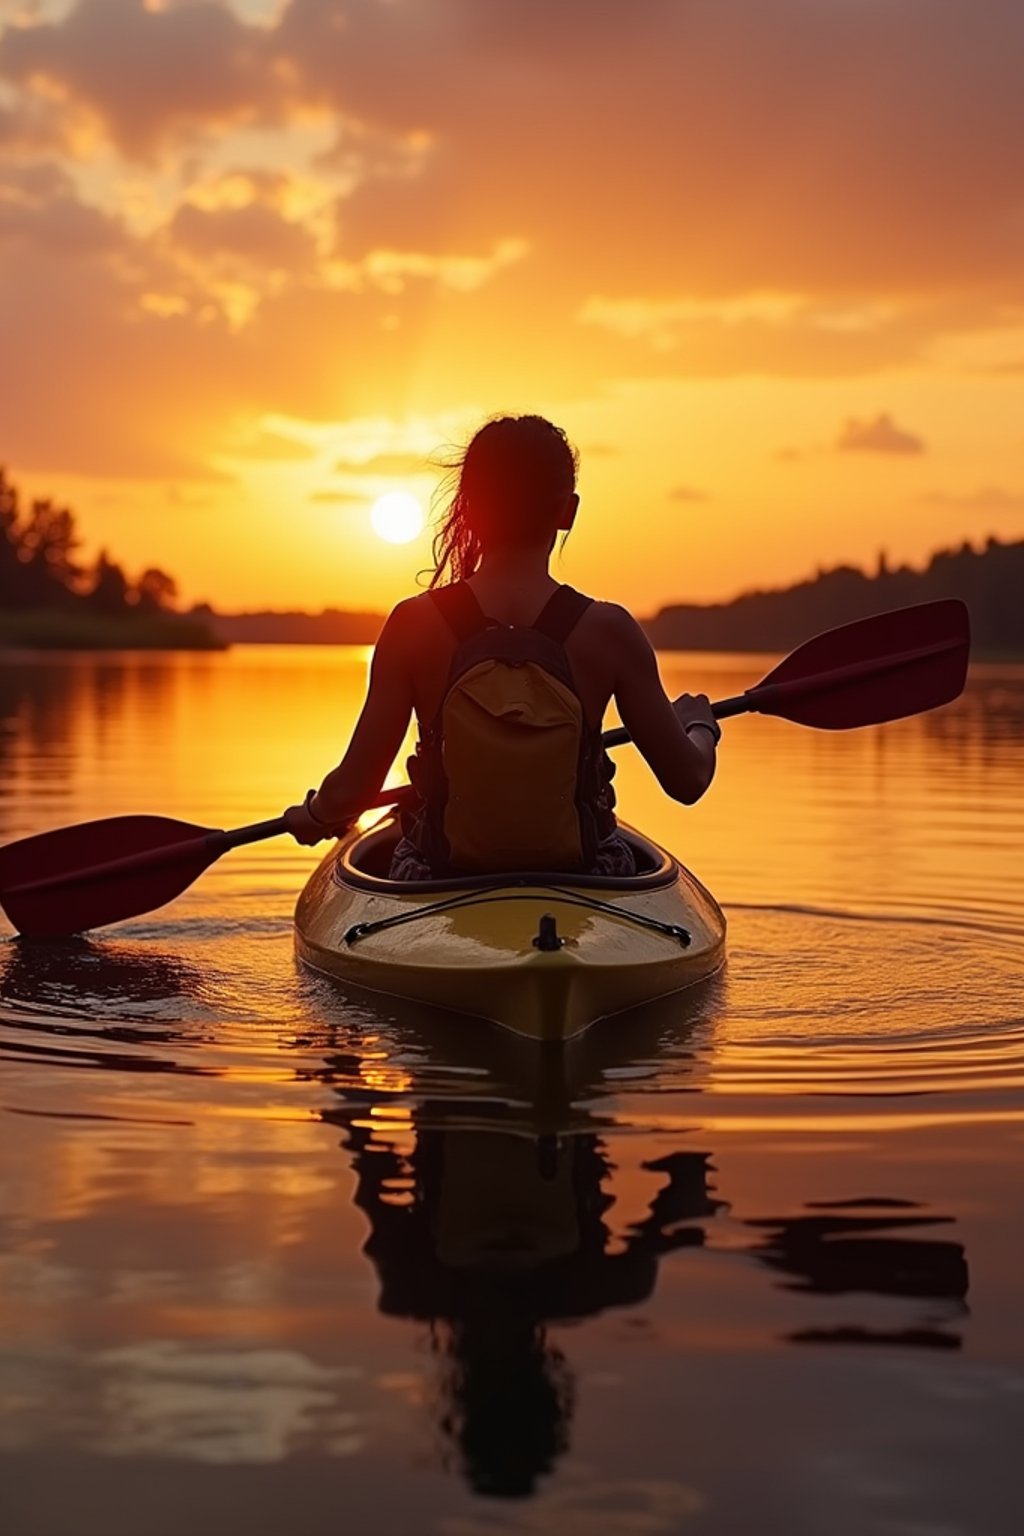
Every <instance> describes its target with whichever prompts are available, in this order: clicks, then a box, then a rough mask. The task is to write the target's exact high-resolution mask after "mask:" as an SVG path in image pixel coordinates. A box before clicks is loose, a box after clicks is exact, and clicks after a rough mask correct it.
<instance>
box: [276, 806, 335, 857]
mask: <svg viewBox="0 0 1024 1536" xmlns="http://www.w3.org/2000/svg"><path fill="white" fill-rule="evenodd" d="M284 824H285V826H286V827H287V829H288V831H289V832H290V833H291V835H292V837H294V839H295V841H296V842H297V843H302V845H303V847H306V848H312V846H313V845H314V843H320V842H322V841H323V840H324V838H325V837H334V836H335V835H336V834H335V833H334V832H333V831H332V830H331V828H329V827H325V826H324V824H323V822H322V821H316V820H314V818H313V817H312V816H311V815H310V814H309V811H308V809H307V808H306V806H305V805H304V804H303V805H290V806H289V807H288V809H287V810H286V811H285V813H284Z"/></svg>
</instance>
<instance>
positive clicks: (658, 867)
mask: <svg viewBox="0 0 1024 1536" xmlns="http://www.w3.org/2000/svg"><path fill="white" fill-rule="evenodd" d="M619 832H620V834H621V835H622V837H624V838H625V840H626V841H627V842H628V844H629V846H630V848H631V849H632V851H633V857H634V859H635V861H636V869H637V873H636V874H635V875H628V876H622V875H581V874H579V873H576V872H569V871H565V872H563V871H560V870H553V869H545V870H515V871H514V872H513V873H505V874H501V873H497V874H485V875H449V876H445V877H444V878H442V879H437V880H391V879H389V878H388V871H389V870H390V868H391V856H392V854H393V853H394V851H395V845H396V843H397V842H398V839H399V837H400V836H401V826H400V823H399V821H398V820H397V818H395V817H388V818H387V819H386V820H385V821H382V822H379V823H378V824H377V825H376V826H374V827H371V828H370V830H369V831H368V832H364V833H363V834H362V835H361V836H359V837H356V838H354V839H346V840H344V841H343V842H342V843H341V845H340V846H339V849H338V857H337V860H336V862H335V866H334V878H335V880H336V881H338V883H339V884H342V885H346V886H349V887H352V888H353V889H355V890H360V891H372V892H375V893H376V894H378V895H381V896H385V895H392V896H413V895H419V894H420V893H423V894H427V893H429V892H431V891H472V890H481V891H485V890H493V889H495V888H498V887H501V888H504V887H508V886H544V885H566V884H567V885H572V886H574V887H576V888H578V889H582V890H592V891H602V890H603V891H617V892H625V891H656V890H661V889H662V888H663V887H665V886H669V885H673V884H674V883H675V881H676V880H677V879H678V878H679V864H678V862H677V860H676V859H674V858H673V857H672V855H671V854H670V853H667V852H666V851H665V849H664V848H659V847H658V845H657V843H653V842H651V840H650V839H649V838H646V837H644V836H643V835H642V834H641V833H639V832H636V831H634V829H633V828H632V827H626V826H623V825H622V824H621V823H620V824H619Z"/></svg>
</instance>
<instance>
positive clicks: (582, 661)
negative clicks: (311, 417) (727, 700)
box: [286, 416, 721, 879]
mask: <svg viewBox="0 0 1024 1536" xmlns="http://www.w3.org/2000/svg"><path fill="white" fill-rule="evenodd" d="M577 463H578V461H577V455H576V452H575V450H574V449H573V448H572V446H571V444H570V443H569V441H568V439H567V438H566V436H565V434H564V433H563V432H562V431H561V430H560V429H559V428H558V427H555V426H553V425H552V424H551V422H549V421H546V420H544V419H543V418H542V417H539V416H518V417H516V416H503V417H497V418H495V419H494V420H492V421H489V422H488V423H487V424H486V425H485V426H483V427H482V428H481V429H480V430H479V431H478V432H477V433H476V435H475V437H474V438H473V440H472V441H471V443H470V444H469V447H468V448H467V449H466V452H465V454H464V455H463V457H462V459H461V461H460V462H459V463H458V465H457V466H456V468H457V471H458V480H457V488H456V490H455V494H454V496H453V497H452V500H451V503H450V505H449V507H448V510H447V513H446V515H445V516H444V518H443V520H442V523H441V526H440V528H439V531H438V534H437V537H436V539H435V541H434V558H435V565H436V569H435V571H434V575H433V578H432V580H431V583H430V589H429V590H428V591H427V592H425V593H422V594H421V595H419V596H417V597H413V598H408V599H407V600H406V601H404V602H402V603H399V604H398V606H397V608H395V609H394V611H393V612H392V613H391V615H390V616H389V618H388V620H387V622H386V624H385V626H384V629H383V631H382V633H381V636H380V639H379V640H378V642H377V646H376V649H375V651H374V656H373V663H372V666H371V669H370V684H369V690H368V693H367V697H366V701H365V703H364V705H363V709H362V713H361V714H360V717H359V720H358V723H357V725H356V728H355V731H354V733H353V736H352V740H351V742H350V744H349V747H348V751H347V752H346V753H345V756H344V758H343V759H342V761H341V762H340V763H339V765H338V766H337V767H336V768H334V769H332V770H331V772H330V773H329V774H328V775H327V777H326V778H325V779H324V781H323V783H322V784H321V785H320V788H319V789H318V790H316V791H315V792H313V791H311V792H310V793H309V794H308V795H307V797H306V800H305V802H304V803H303V804H301V805H294V806H292V807H291V808H290V809H289V810H288V811H287V812H286V818H287V823H288V828H289V831H290V832H291V833H292V835H293V836H294V837H295V838H296V840H297V841H298V842H300V843H310V844H311V843H316V842H319V841H320V840H321V839H322V838H324V837H328V836H331V835H336V834H337V833H338V832H339V831H340V830H341V829H343V828H344V827H345V826H346V825H347V824H348V823H349V822H350V821H351V820H352V819H353V818H354V817H355V816H357V815H358V814H359V811H360V810H361V808H362V807H363V806H364V805H365V804H366V803H367V802H368V801H369V800H371V799H372V798H373V797H374V796H375V795H376V794H377V792H378V791H379V790H380V788H381V785H382V784H383V782H384V778H385V775H386V774H387V772H388V769H389V768H390V767H391V764H392V762H393V761H394V758H395V755H396V753H397V752H398V749H399V747H400V746H401V743H402V739H403V737H404V735H405V732H406V729H407V727H408V724H409V718H410V715H411V713H412V712H414V711H415V714H416V718H417V721H418V724H419V730H420V742H419V746H418V748H417V755H416V758H414V759H413V760H411V762H410V776H411V778H412V780H413V783H414V785H415V786H416V788H417V790H418V801H417V804H416V806H415V807H414V809H413V810H412V811H410V812H408V813H406V814H405V815H404V817H403V832H404V836H403V837H402V839H401V840H400V841H399V843H398V845H397V848H396V851H395V856H394V860H393V863H392V870H391V873H392V876H393V878H397V879H424V878H430V877H434V876H438V875H443V874H449V873H460V872H469V871H479V870H487V869H491V870H505V869H508V870H509V871H512V870H516V869H519V870H522V869H538V868H548V869H550V868H556V869H563V870H569V869H575V870H586V871H588V872H591V873H598V874H609V875H628V874H631V873H632V872H633V868H634V866H633V855H632V850H631V849H630V847H629V844H628V843H627V842H626V840H625V839H624V838H623V837H622V836H621V835H620V834H619V833H618V832H617V830H616V825H615V817H614V814H613V810H612V807H613V805H614V796H613V794H612V791H611V784H610V780H611V775H612V772H613V769H612V766H611V764H610V762H609V761H608V758H607V755H606V754H605V753H604V752H603V750H602V749H601V745H600V733H601V723H602V721H603V719H604V715H605V711H606V709H607V707H608V704H609V702H610V701H611V700H612V699H614V700H615V703H616V705H617V707H618V710H619V714H620V716H621V718H622V722H623V724H624V725H625V727H626V729H627V730H628V731H629V733H630V735H631V736H632V738H633V741H634V742H635V744H636V746H637V747H638V749H639V750H640V752H641V753H642V754H643V756H644V757H645V758H646V760H647V762H648V763H649V765H650V767H651V768H652V770H653V771H654V773H655V775H656V777H657V779H658V782H659V784H660V785H661V787H662V789H663V790H664V791H665V793H666V794H668V795H670V796H671V797H672V798H673V799H674V800H678V801H681V802H682V803H683V804H686V805H690V804H692V803H693V802H694V801H696V800H699V799H700V797H701V795H703V793H704V791H705V790H706V789H707V787H708V785H709V784H710V783H711V780H712V778H713V776H714V772H715V754H716V747H717V743H718V740H719V737H720V735H721V731H720V729H719V726H718V724H717V723H716V721H715V718H714V716H713V714H712V712H711V707H710V705H709V703H708V700H707V698H706V697H705V696H704V695H703V694H699V695H696V696H692V695H689V694H684V695H683V697H682V698H680V699H677V700H676V701H675V703H674V704H673V703H672V702H671V701H670V700H669V698H668V696H667V695H666V693H665V690H664V688H663V687H662V685H661V680H660V678H659V675H658V667H657V662H656V660H655V656H654V652H653V650H652V649H651V646H650V644H649V642H648V640H647V638H646V636H645V635H644V633H643V630H642V629H641V628H640V626H639V624H638V623H637V621H636V620H635V619H634V618H633V617H632V615H631V614H629V613H627V611H626V610H625V609H624V608H620V607H618V606H617V605H616V604H614V603H604V602H595V601H593V600H592V599H589V598H584V597H582V596H581V595H580V594H579V593H576V592H574V591H573V589H572V588H571V587H565V586H560V584H559V583H558V582H557V581H555V579H554V578H553V577H552V576H551V575H550V573H549V571H548V565H549V561H550V558H551V554H552V552H553V550H554V547H555V542H556V540H557V538H558V535H559V534H560V533H561V534H562V535H563V537H564V536H565V535H566V534H568V532H569V530H570V529H571V528H572V526H573V523H574V521H575V518H576V513H577V509H578V506H579V497H578V496H577V494H576V471H577Z"/></svg>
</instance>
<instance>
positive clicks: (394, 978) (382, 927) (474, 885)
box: [295, 819, 725, 1041]
mask: <svg viewBox="0 0 1024 1536" xmlns="http://www.w3.org/2000/svg"><path fill="white" fill-rule="evenodd" d="M621 830H622V831H623V833H624V834H625V835H626V836H627V837H628V838H629V839H630V842H631V843H632V845H633V847H634V850H635V852H636V854H637V863H638V869H639V871H640V873H638V874H637V875H636V876H634V877H631V878H629V879H626V880H622V879H609V878H604V877H600V876H579V875H558V874H552V873H536V874H534V873H526V874H517V875H516V876H515V877H513V878H510V877H509V876H508V875H504V876H479V877H475V878H466V877H462V878H459V879H445V880H426V881H415V882H405V881H393V880H390V879H388V878H387V877H386V874H383V873H381V871H386V870H387V868H388V865H389V862H390V853H391V849H392V848H393V847H394V843H395V840H396V836H397V824H396V822H395V821H394V820H393V819H388V820H387V821H385V822H383V823H380V824H378V825H377V826H376V827H374V828H372V829H371V830H370V831H369V832H366V833H362V832H358V831H353V832H351V833H349V834H348V835H347V836H346V837H345V838H343V839H342V840H341V842H340V843H339V844H338V845H337V847H336V848H334V849H332V850H331V852H330V853H328V855H327V856H326V858H325V859H324V860H323V862H322V863H321V864H320V866H319V868H318V869H317V870H316V871H315V872H314V874H313V875H312V877H311V879H310V880H309V882H308V884H307V886H306V888H305V890H304V891H303V892H302V895H301V896H300V898H299V902H298V906H297V908H296V914H295V923H296V948H297V951H298V954H299V956H300V957H301V958H302V959H303V960H304V961H305V962H306V963H307V964H308V965H311V966H313V967H314V968H315V969H317V970H320V971H325V972H327V973H329V974H330V975H333V976H337V977H339V978H340V979H341V980H342V981H344V982H346V983H351V984H355V985H356V986H358V987H360V988H364V989H367V990H370V991H374V992H381V993H386V994H389V995H392V996H397V997H405V998H411V999H413V1000H416V1001H419V1002H422V1003H427V1004H430V1005H432V1006H436V1007H441V1008H446V1009H449V1010H453V1011H455V1012H458V1013H465V1014H470V1015H473V1016H474V1017H477V1018H483V1019H488V1020H491V1021H493V1022H494V1023H497V1024H500V1025H503V1026H504V1027H505V1028H507V1029H511V1030H514V1031H515V1032H516V1033H517V1034H521V1035H526V1036H528V1037H530V1038H531V1039H534V1040H540V1041H561V1040H567V1039H571V1038H572V1037H573V1036H574V1035H578V1034H579V1033H580V1032H581V1031H582V1030H584V1029H586V1028H587V1026H588V1025H590V1024H592V1023H593V1022H595V1021H596V1020H597V1019H599V1018H604V1017H607V1016H609V1015H612V1014H616V1013H620V1012H622V1011H624V1010H626V1009H631V1008H635V1007H637V1006H638V1005H640V1004H642V1003H645V1002H648V1001H650V1000H652V999H654V998H657V997H663V996H665V995H667V994H669V993H672V992H677V991H680V990H681V989H682V988H684V987H687V986H690V985H691V984H692V983H693V982H696V981H699V980H701V979H702V978H703V977H705V976H708V975H710V974H711V973H712V972H713V971H715V970H717V969H718V967H719V965H720V964H721V963H722V959H723V956H724V946H725V918H724V916H723V915H722V912H721V910H720V909H719V907H718V905H717V903H716V902H715V901H714V899H713V898H712V897H711V896H710V894H709V893H708V892H707V891H706V890H705V889H704V887H703V886H702V885H701V884H700V882H699V881H698V880H697V879H696V877H695V876H694V875H692V874H690V872H689V871H688V870H686V869H684V868H683V867H682V866H681V865H680V864H679V863H677V861H676V860H675V859H673V858H672V857H671V856H670V855H669V854H667V853H666V852H665V851H664V850H663V849H661V848H659V847H658V846H657V845H656V844H654V843H651V842H649V841H648V839H646V838H643V837H641V836H640V834H639V833H636V832H633V831H632V830H631V829H629V828H625V827H623V828H622V829H621Z"/></svg>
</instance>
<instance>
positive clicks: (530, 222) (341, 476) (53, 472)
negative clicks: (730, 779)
mask: <svg viewBox="0 0 1024 1536" xmlns="http://www.w3.org/2000/svg"><path fill="white" fill-rule="evenodd" d="M0 9H2V16H3V20H2V21H0V349H2V351H0V355H2V359H3V366H2V368H0V462H6V463H7V465H8V467H9V469H10V471H11V473H12V474H13V476H14V478H15V479H16V480H17V481H18V482H19V483H20V484H21V485H22V487H23V488H24V489H25V490H27V491H29V492H30V493H39V494H42V493H53V494H56V495H57V496H59V497H61V498H63V499H65V500H67V501H68V502H70V504H71V505H73V506H74V507H75V508H76V509H77V510H78V512H79V514H80V519H81V522H82V526H83V530H84V532H85V534H86V535H87V539H88V544H89V548H90V550H94V549H95V548H96V547H97V545H98V544H99V543H101V542H102V543H106V544H109V545H110V547H111V548H112V550H113V551H114V552H115V553H116V554H117V555H118V556H119V557H120V558H121V559H123V560H124V561H125V562H126V563H127V564H128V565H129V567H131V568H138V567H140V566H142V565H146V564H150V563H152V562H154V561H155V562H157V563H160V564H162V565H164V566H166V567H167V568H169V569H170V570H172V571H174V572H175V573H176V574H177V575H178V576H179V578H180V580H181V584H182V588H183V591H184V595H185V596H186V598H188V599H193V598H202V597H209V598H210V599H212V600H213V601H215V602H216V603H218V604H220V605H222V606H225V607H234V606H241V605H250V606H252V605H260V606H277V607H285V606H295V605H307V606H314V607H318V606H321V605H323V604H328V603H335V604H338V605H340V606H350V607H355V606H373V607H377V606H381V605H383V604H385V603H388V602H390V601H393V600H395V599H397V598H398V597H399V596H401V595H402V593H403V592H404V591H406V590H408V589H409V588H410V586H411V585H412V582H413V580H414V577H415V573H416V572H417V570H418V569H420V568H421V567H422V566H423V565H424V564H425V562H426V560H427V557H428V552H429V551H428V543H427V540H426V539H425V538H424V539H422V540H419V541H416V542H415V543H413V544H411V545H405V546H400V547H389V546H386V545H385V544H383V543H381V542H380V541H379V540H378V539H377V538H376V537H375V536H374V534H373V533H372V531H371V530H370V527H369V520H368V510H369V504H370V502H371V501H372V499H373V497H374V496H375V495H376V494H378V493H379V492H381V491H385V490H390V489H406V490H411V491H413V492H415V493H417V494H419V495H420V496H421V497H423V498H424V499H426V498H427V497H428V496H429V494H430V491H431V488H432V486H433V484H434V481H435V479H436V476H435V475H434V474H433V473H432V472H431V471H430V469H429V467H428V463H427V461H428V460H429V458H430V456H431V454H433V453H435V452H436V450H438V449H439V448H443V447H444V446H446V445H450V444H452V443H458V442H460V441H464V439H465V437H466V435H467V433H468V432H469V431H471V430H472V428H473V426H474V425H476V424H477V423H478V422H479V421H480V420H481V419H482V418H483V417H485V416H486V415H488V414H490V413H492V412H494V411H497V410H516V411H522V410H540V411H543V412H545V413H547V414H549V415H551V416H552V417H553V418H554V419H555V420H557V421H558V422H559V423H561V424H562V425H564V426H565V428H566V429H567V430H568V432H569V434H570V436H572V437H573V439H574V440H575V441H576V442H577V443H578V445H579V447H580V449H581V451H582V455H583V472H582V482H581V491H582V494H583V516H582V517H581V520H580V523H579V524H578V527H577V529H576V530H575V531H574V533H573V536H572V539H571V540H570V542H569V545H568V547H567V551H566V555H565V559H564V563H563V566H562V571H563V574H564V575H565V576H566V577H567V578H568V579H571V580H573V581H574V582H575V583H576V584H577V585H580V586H583V587H586V588H589V589H591V590H594V591H597V592H598V593H599V594H601V595H606V596H609V597H614V598H617V599H618V600H621V601H625V602H627V603H630V604H632V605H633V606H634V607H635V608H636V609H638V610H640V611H647V610H650V609H652V608H653V607H656V606H657V605H658V604H660V603H662V602H665V601H668V600H671V599H672V598H676V597H678V598H714V597H719V596H724V595H728V594H730V593H732V592H734V591H736V590H738V589H739V588H742V587H745V586H750V585H753V584H756V583H762V582H766V583H772V582H779V581H785V580H788V579H791V578H793V577H797V576H800V575H802V574H805V573H807V572H809V571H811V570H813V568H814V567H815V566H816V565H818V564H827V563H831V562H834V561H837V560H840V559H848V560H854V561H858V562H864V561H869V562H870V561H873V560H874V558H875V555H876V553H877V551H878V549H879V547H880V546H883V545H884V546H885V547H886V548H887V549H888V551H889V552H890V555H891V556H892V557H896V558H910V559H915V560H916V559H920V558H921V557H922V556H924V555H925V554H926V553H927V552H928V551H930V550H931V549H933V548H935V547H936V546H938V545H940V544H943V543H948V542H950V541H953V540H959V539H962V538H965V537H966V538H977V537H980V536H983V535H985V534H988V533H996V534H998V535H1000V536H1003V537H1020V536H1024V411H1022V406H1024V91H1022V90H1021V89H1020V81H1021V79H1022V78H1024V69H1022V66H1024V7H1022V6H1021V5H1020V3H1019V0H632V3H630V4H624V3H614V0H558V3H557V4H554V3H552V0H500V3H494V4H489V3H483V0H148V3H143V0H75V3H68V0H24V3H21V0H6V3H5V4H4V5H3V6H2V8H0Z"/></svg>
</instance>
